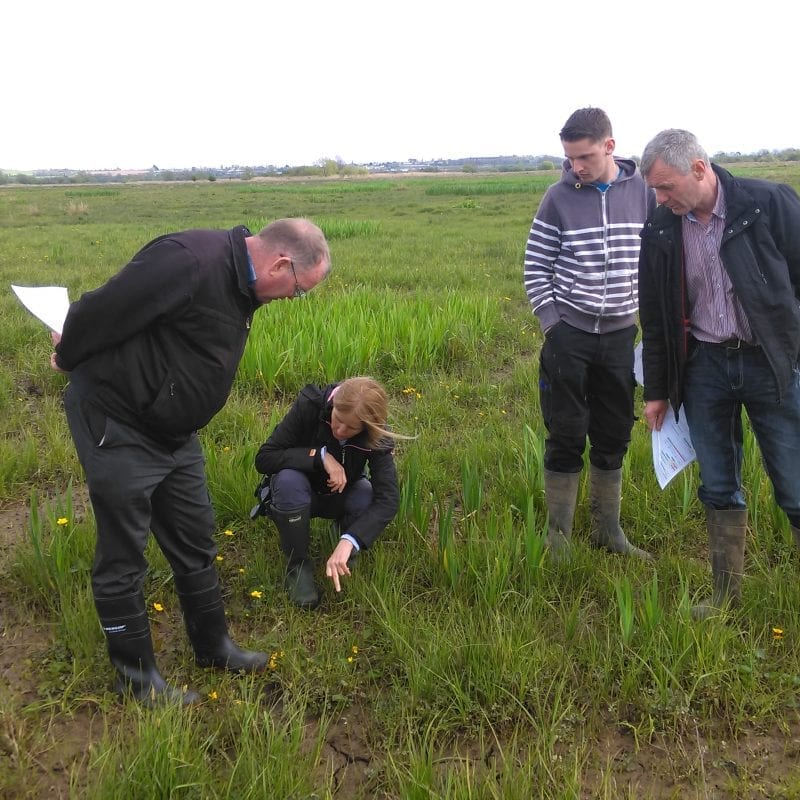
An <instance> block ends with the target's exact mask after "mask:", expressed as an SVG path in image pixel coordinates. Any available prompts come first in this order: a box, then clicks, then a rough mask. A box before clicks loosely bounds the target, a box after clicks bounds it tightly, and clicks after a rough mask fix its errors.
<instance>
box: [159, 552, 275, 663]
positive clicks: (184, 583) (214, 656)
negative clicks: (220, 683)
mask: <svg viewBox="0 0 800 800" xmlns="http://www.w3.org/2000/svg"><path fill="white" fill-rule="evenodd" d="M175 590H176V591H177V593H178V598H179V599H180V601H181V608H182V609H183V620H184V622H185V624H186V633H187V634H188V635H189V641H190V642H191V643H192V647H193V649H194V659H195V662H196V663H197V665H198V666H201V667H214V668H216V669H224V670H228V671H229V672H263V671H264V669H266V666H267V661H268V660H269V658H268V656H267V654H266V653H259V652H256V651H253V650H242V649H241V648H240V647H238V646H237V645H236V644H234V643H233V641H232V640H231V637H230V635H229V634H228V622H227V620H226V619H225V606H224V604H223V602H222V590H221V588H220V585H219V577H218V575H217V569H216V567H214V566H211V567H208V568H207V569H204V570H201V571H200V572H194V573H191V574H189V575H176V576H175Z"/></svg>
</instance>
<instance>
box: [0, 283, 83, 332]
mask: <svg viewBox="0 0 800 800" xmlns="http://www.w3.org/2000/svg"><path fill="white" fill-rule="evenodd" d="M11 288H12V289H13V290H14V294H15V295H16V296H17V297H18V298H19V299H20V302H21V303H22V305H24V306H25V308H27V309H28V311H30V312H31V314H33V316H34V317H36V318H37V319H40V320H41V321H42V322H44V324H45V325H47V327H48V328H50V329H51V330H54V331H55V332H56V333H61V329H62V328H63V327H64V320H65V319H66V318H67V311H69V295H68V294H67V289H66V287H65V286H14V285H13V284H12V285H11Z"/></svg>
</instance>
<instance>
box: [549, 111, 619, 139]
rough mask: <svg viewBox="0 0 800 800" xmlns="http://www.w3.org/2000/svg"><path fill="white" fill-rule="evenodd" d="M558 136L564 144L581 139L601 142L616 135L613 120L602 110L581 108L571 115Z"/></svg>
mask: <svg viewBox="0 0 800 800" xmlns="http://www.w3.org/2000/svg"><path fill="white" fill-rule="evenodd" d="M558 135H559V137H560V138H561V141H562V142H577V141H579V140H580V139H591V140H592V141H593V142H599V141H601V140H602V139H608V138H609V137H611V136H613V135H614V134H613V133H612V131H611V120H610V119H609V118H608V114H606V112H605V111H603V109H602V108H579V109H578V110H577V111H573V112H572V114H570V117H569V119H568V120H567V121H566V122H565V123H564V127H563V128H562V129H561V131H560V132H559V134H558Z"/></svg>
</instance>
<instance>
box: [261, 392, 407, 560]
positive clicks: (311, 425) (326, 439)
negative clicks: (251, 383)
mask: <svg viewBox="0 0 800 800" xmlns="http://www.w3.org/2000/svg"><path fill="white" fill-rule="evenodd" d="M337 385H338V384H336V383H332V384H329V385H328V386H315V385H314V384H308V385H307V386H305V387H304V388H303V389H302V390H301V391H300V394H298V396H297V398H296V399H295V401H294V403H293V404H292V407H291V408H290V409H289V411H288V412H287V414H286V416H285V417H284V418H283V419H282V420H281V421H280V422H279V423H278V424H277V425H276V426H275V429H274V430H273V431H272V433H271V434H270V436H269V438H268V439H267V441H266V442H264V444H262V445H261V448H260V449H259V451H258V453H257V454H256V469H257V470H258V471H259V472H261V473H263V474H264V475H274V474H275V473H276V472H280V471H281V470H282V469H296V470H299V471H301V472H304V473H306V474H307V475H308V478H309V480H310V481H311V486H312V488H313V489H314V491H315V492H317V493H318V494H330V489H329V488H328V485H327V479H328V473H327V472H326V471H325V468H324V467H323V466H322V460H321V458H320V450H321V449H322V447H323V446H324V447H326V448H327V449H328V452H329V453H330V454H331V455H332V456H334V458H336V460H337V461H338V462H339V463H340V464H341V465H342V466H343V467H344V471H345V474H346V475H347V483H348V485H352V484H353V483H355V482H356V481H357V480H358V479H359V478H360V477H361V476H362V475H364V474H365V471H366V470H367V469H368V470H369V476H368V477H369V480H370V482H371V483H372V504H371V505H370V507H369V508H368V509H367V510H366V511H365V512H364V513H363V514H362V515H361V516H360V517H359V518H358V519H357V520H356V521H355V522H354V523H353V524H352V525H351V526H350V528H349V531H348V532H349V533H350V534H351V535H353V536H355V538H356V539H357V540H358V543H359V545H360V546H362V547H365V548H368V547H370V545H372V543H373V542H374V541H375V540H376V539H377V538H378V536H380V534H381V533H382V532H383V530H384V528H385V527H386V526H387V525H388V524H389V523H390V522H391V521H392V519H394V516H395V514H396V513H397V508H398V506H399V504H400V490H399V489H398V485H397V470H396V469H395V464H394V456H393V454H392V442H391V440H386V441H384V442H381V444H380V446H378V447H370V446H369V444H368V443H367V435H366V432H362V433H360V434H359V435H358V436H356V437H354V438H352V439H348V440H347V441H346V442H345V443H344V445H341V444H340V443H339V441H338V439H336V437H335V436H334V435H333V433H332V432H331V426H330V421H331V411H332V410H333V403H332V401H331V392H332V391H333V390H334V389H335V388H336V386H337ZM345 491H346V489H345Z"/></svg>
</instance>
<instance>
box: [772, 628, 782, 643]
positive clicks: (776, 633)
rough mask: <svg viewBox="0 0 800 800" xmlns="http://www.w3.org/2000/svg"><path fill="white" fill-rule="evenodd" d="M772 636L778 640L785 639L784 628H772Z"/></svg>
mask: <svg viewBox="0 0 800 800" xmlns="http://www.w3.org/2000/svg"><path fill="white" fill-rule="evenodd" d="M772 638H773V639H774V640H775V641H776V642H779V641H780V640H781V639H783V628H773V629H772Z"/></svg>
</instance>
